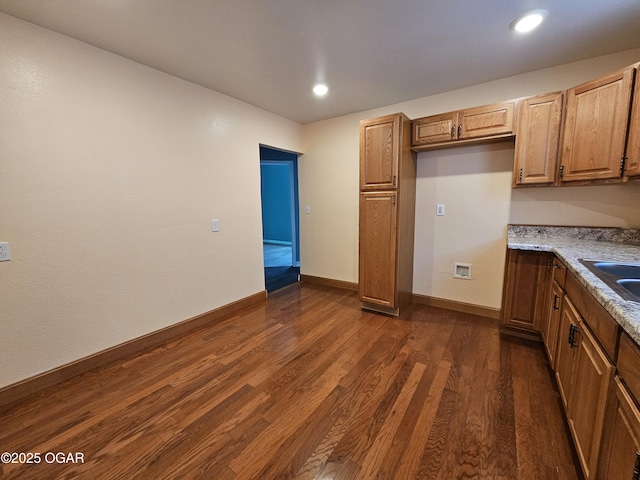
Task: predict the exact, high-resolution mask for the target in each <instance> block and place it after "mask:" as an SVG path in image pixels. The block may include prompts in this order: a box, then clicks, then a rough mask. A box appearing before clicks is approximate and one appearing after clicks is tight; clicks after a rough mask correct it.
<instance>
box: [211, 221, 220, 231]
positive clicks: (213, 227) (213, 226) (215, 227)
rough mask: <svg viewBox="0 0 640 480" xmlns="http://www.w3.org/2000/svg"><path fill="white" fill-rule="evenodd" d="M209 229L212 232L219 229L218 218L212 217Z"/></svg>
mask: <svg viewBox="0 0 640 480" xmlns="http://www.w3.org/2000/svg"><path fill="white" fill-rule="evenodd" d="M211 231H212V232H219V231H220V220H218V219H217V218H214V219H213V220H211Z"/></svg>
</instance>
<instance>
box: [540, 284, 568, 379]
mask: <svg viewBox="0 0 640 480" xmlns="http://www.w3.org/2000/svg"><path fill="white" fill-rule="evenodd" d="M563 299H564V290H562V287H561V286H560V285H559V284H558V283H557V282H553V286H552V287H551V294H550V295H549V300H548V308H549V310H548V311H547V316H546V318H544V319H543V325H542V337H543V339H544V348H545V350H546V351H547V356H548V357H549V364H550V365H551V368H552V369H553V370H555V365H556V350H557V348H558V336H559V332H560V314H561V312H562V300H563Z"/></svg>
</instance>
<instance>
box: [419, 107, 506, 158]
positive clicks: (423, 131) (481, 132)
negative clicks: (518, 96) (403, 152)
mask: <svg viewBox="0 0 640 480" xmlns="http://www.w3.org/2000/svg"><path fill="white" fill-rule="evenodd" d="M515 111H516V102H515V101H509V102H501V103H495V104H491V105H484V106H481V107H475V108H468V109H465V110H459V111H456V112H448V113H442V114H439V115H431V116H429V117H422V118H418V119H416V120H414V121H413V137H412V142H411V145H412V147H413V148H414V149H415V150H421V149H422V150H426V149H428V148H431V147H435V146H439V147H442V146H447V145H454V144H456V143H468V142H477V141H482V140H489V139H495V138H504V137H510V136H512V135H514V133H515V131H514V126H515V122H514V117H515Z"/></svg>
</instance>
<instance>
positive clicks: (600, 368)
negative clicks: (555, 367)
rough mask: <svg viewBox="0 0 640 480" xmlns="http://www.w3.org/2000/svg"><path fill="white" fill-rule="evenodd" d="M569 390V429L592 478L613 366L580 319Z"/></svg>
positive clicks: (584, 466)
mask: <svg viewBox="0 0 640 480" xmlns="http://www.w3.org/2000/svg"><path fill="white" fill-rule="evenodd" d="M575 335H576V336H577V337H578V347H577V355H576V359H575V371H574V379H573V384H572V391H571V395H570V397H569V414H568V418H569V429H570V430H571V434H572V435H573V440H574V442H575V446H576V451H577V453H578V459H579V460H580V463H581V465H582V471H583V473H584V477H585V479H587V480H589V479H592V478H596V476H595V475H596V467H597V464H598V454H599V452H600V441H601V439H602V429H603V427H604V416H605V411H606V406H607V394H608V393H609V387H610V385H611V380H612V379H613V374H614V370H615V368H614V367H613V365H612V364H611V362H609V360H608V359H607V357H606V355H605V354H604V352H603V351H602V349H601V348H600V347H599V346H598V343H597V341H596V340H595V338H594V337H593V335H591V332H590V331H589V329H588V328H587V326H586V325H585V324H584V322H582V321H580V322H579V323H578V330H577V331H576V334H575Z"/></svg>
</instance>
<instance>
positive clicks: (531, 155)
mask: <svg viewBox="0 0 640 480" xmlns="http://www.w3.org/2000/svg"><path fill="white" fill-rule="evenodd" d="M562 99H563V94H562V92H557V93H550V94H548V95H539V96H537V97H531V98H526V99H524V100H523V101H522V102H521V103H520V106H519V107H518V126H517V130H516V148H515V154H514V160H515V161H514V169H513V184H514V186H519V185H549V184H552V183H554V182H555V181H556V170H557V162H558V148H559V145H560V118H561V116H562Z"/></svg>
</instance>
